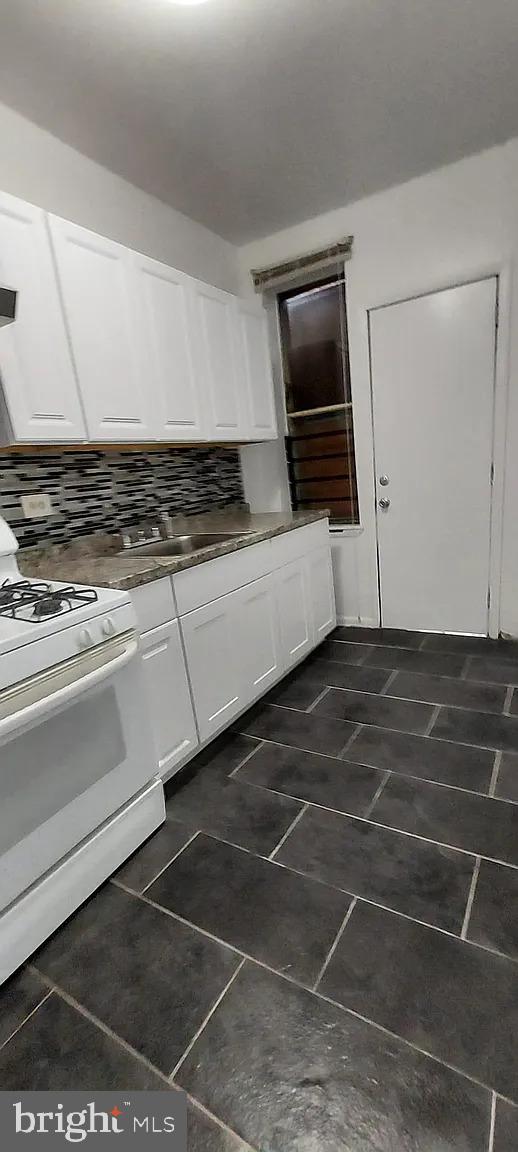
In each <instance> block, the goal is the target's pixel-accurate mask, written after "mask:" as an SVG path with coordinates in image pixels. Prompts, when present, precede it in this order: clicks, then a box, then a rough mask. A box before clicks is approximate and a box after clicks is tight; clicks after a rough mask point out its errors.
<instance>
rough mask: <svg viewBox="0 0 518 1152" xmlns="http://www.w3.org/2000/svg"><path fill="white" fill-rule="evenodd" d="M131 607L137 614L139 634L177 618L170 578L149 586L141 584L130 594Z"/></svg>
mask: <svg viewBox="0 0 518 1152" xmlns="http://www.w3.org/2000/svg"><path fill="white" fill-rule="evenodd" d="M131 599H132V601H133V607H134V609H135V612H136V613H137V621H138V626H139V632H149V629H150V628H158V627H159V625H160V624H165V623H166V622H167V621H168V620H175V619H176V616H177V611H176V605H175V602H174V596H173V587H172V584H171V577H170V576H164V577H163V578H162V580H153V581H152V582H151V584H141V585H140V588H133V589H132V592H131Z"/></svg>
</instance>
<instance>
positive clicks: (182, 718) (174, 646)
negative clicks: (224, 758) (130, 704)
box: [141, 620, 199, 776]
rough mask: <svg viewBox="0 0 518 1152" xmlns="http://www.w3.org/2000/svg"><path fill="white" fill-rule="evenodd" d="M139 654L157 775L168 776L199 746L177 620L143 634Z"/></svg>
mask: <svg viewBox="0 0 518 1152" xmlns="http://www.w3.org/2000/svg"><path fill="white" fill-rule="evenodd" d="M141 651H142V659H143V662H144V673H145V678H146V682H147V686H148V694H149V707H150V711H151V721H152V727H153V734H154V738H155V746H156V750H157V753H158V763H159V769H160V774H161V775H162V776H166V775H167V776H168V775H170V774H171V771H172V770H173V769H175V768H177V767H180V765H181V764H182V763H183V761H184V760H185V758H186V756H187V755H188V754H189V753H190V752H192V750H193V748H195V747H196V745H197V744H198V743H199V741H198V733H197V731H196V722H195V719H194V712H193V707H192V701H191V694H190V691H189V682H188V680H187V671H186V668H185V660H184V655H183V649H182V642H181V638H180V626H179V624H178V621H177V620H171V621H169V622H168V623H167V624H162V625H161V626H160V627H159V628H153V629H152V631H151V632H145V633H144V635H143V636H142V639H141Z"/></svg>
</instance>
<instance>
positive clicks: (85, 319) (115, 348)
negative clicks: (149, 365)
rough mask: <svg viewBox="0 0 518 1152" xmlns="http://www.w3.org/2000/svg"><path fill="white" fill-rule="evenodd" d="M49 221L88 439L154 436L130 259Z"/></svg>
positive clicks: (81, 231) (116, 247)
mask: <svg viewBox="0 0 518 1152" xmlns="http://www.w3.org/2000/svg"><path fill="white" fill-rule="evenodd" d="M49 224H50V231H51V236H52V242H53V245H54V251H55V255H56V262H57V268H58V275H59V280H60V284H61V291H62V297H63V306H64V310H65V319H66V322H67V326H68V331H69V334H70V340H71V345H72V351H73V355H74V360H75V365H76V370H77V376H78V380H79V387H80V390H81V396H82V399H83V405H84V409H85V414H86V422H87V426H88V437H89V439H90V440H92V441H96V440H99V441H102V440H112V441H118V440H129V441H132V440H137V441H138V440H144V441H145V440H152V439H155V426H154V425H155V420H154V417H153V409H154V408H155V403H154V397H153V395H152V393H151V389H150V381H149V380H147V379H146V377H145V367H146V365H145V356H144V352H143V347H142V342H141V328H140V320H139V315H138V306H137V301H136V294H135V290H134V279H133V275H132V266H131V256H132V254H131V253H130V251H129V249H128V248H124V247H122V245H120V244H116V243H114V241H112V240H106V239H105V238H104V237H103V236H97V235H96V233H95V232H89V231H88V230H87V229H86V228H81V227H79V225H77V224H70V223H69V222H68V221H67V220H61V219H59V218H58V217H57V216H50V217H49Z"/></svg>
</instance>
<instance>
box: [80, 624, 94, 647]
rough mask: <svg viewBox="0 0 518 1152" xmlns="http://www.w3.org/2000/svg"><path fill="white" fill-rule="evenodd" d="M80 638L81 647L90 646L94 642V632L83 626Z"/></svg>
mask: <svg viewBox="0 0 518 1152" xmlns="http://www.w3.org/2000/svg"><path fill="white" fill-rule="evenodd" d="M78 640H79V647H80V648H90V647H91V645H92V644H93V639H92V633H91V632H90V631H89V629H88V628H82V629H81V631H80V633H79V637H78Z"/></svg>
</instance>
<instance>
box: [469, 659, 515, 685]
mask: <svg viewBox="0 0 518 1152" xmlns="http://www.w3.org/2000/svg"><path fill="white" fill-rule="evenodd" d="M465 676H466V679H467V680H481V681H485V682H487V683H489V684H491V683H492V684H518V659H515V660H507V659H505V660H501V659H496V658H495V657H493V656H473V657H470V659H469V660H468V666H467V669H466V672H465Z"/></svg>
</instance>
